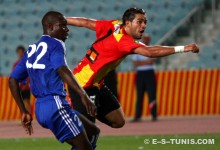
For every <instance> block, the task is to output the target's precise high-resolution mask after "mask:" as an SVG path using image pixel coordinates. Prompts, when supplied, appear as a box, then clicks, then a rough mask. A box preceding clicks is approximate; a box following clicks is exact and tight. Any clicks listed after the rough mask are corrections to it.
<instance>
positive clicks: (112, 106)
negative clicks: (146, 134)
mask: <svg viewBox="0 0 220 150" xmlns="http://www.w3.org/2000/svg"><path fill="white" fill-rule="evenodd" d="M99 104H100V106H99V107H98V109H97V112H98V113H97V114H98V115H97V119H99V120H100V121H101V122H104V121H103V120H105V119H107V120H108V121H109V122H110V123H111V124H115V126H117V127H122V126H123V125H124V123H125V119H124V113H123V111H122V109H121V107H120V104H119V101H118V99H117V98H116V97H115V96H114V94H112V93H111V91H110V90H109V89H108V87H107V86H104V87H102V89H101V91H100V99H99Z"/></svg>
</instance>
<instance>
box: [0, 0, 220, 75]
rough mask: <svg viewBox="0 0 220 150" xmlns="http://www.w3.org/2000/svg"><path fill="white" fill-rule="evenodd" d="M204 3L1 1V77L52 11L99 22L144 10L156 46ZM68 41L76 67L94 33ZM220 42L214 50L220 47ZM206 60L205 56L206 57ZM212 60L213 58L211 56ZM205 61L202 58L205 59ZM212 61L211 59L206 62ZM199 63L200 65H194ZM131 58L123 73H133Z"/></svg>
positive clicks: (73, 32)
mask: <svg viewBox="0 0 220 150" xmlns="http://www.w3.org/2000/svg"><path fill="white" fill-rule="evenodd" d="M202 4H204V0H193V1H192V0H178V1H176V0H157V1H155V0H141V1H137V0H130V1H127V0H120V1H118V0H111V1H109V0H96V1H88V0H74V1H72V0H62V1H57V0H45V1H37V0H0V28H1V31H0V33H1V34H0V45H1V50H0V63H1V64H0V74H1V75H8V74H9V73H10V72H11V68H12V64H13V62H14V60H15V59H16V55H15V48H16V47H17V46H18V45H20V44H23V45H26V47H27V46H28V44H31V43H33V42H36V40H38V39H39V37H40V36H41V34H42V33H41V32H42V29H41V18H42V16H43V15H44V14H45V13H46V12H47V11H48V10H57V11H60V12H62V13H63V14H65V15H66V16H85V17H90V18H95V19H115V18H116V19H120V18H121V16H122V14H123V12H124V11H125V10H126V9H127V8H129V7H135V6H136V7H141V8H144V9H145V10H146V11H147V15H148V17H149V22H148V27H147V30H146V32H147V33H148V34H150V35H151V36H152V37H153V38H152V44H156V43H157V42H158V41H159V40H160V39H161V38H162V37H163V36H164V35H165V34H166V33H167V32H169V31H170V30H171V29H172V27H173V26H175V25H176V24H177V23H178V22H180V21H181V19H182V18H184V17H185V16H186V15H187V14H188V13H189V12H190V11H191V10H192V9H193V8H195V7H197V6H200V5H202ZM69 33H70V35H69V39H68V40H67V41H66V48H67V53H68V54H67V61H68V63H69V65H70V68H73V67H74V66H75V65H76V63H77V62H78V61H79V59H80V58H82V57H83V55H84V54H85V51H86V50H87V48H88V47H89V45H90V44H91V42H92V41H94V39H95V33H93V32H92V31H89V30H86V29H81V28H73V27H70V32H69ZM219 43H220V41H217V42H216V45H213V46H212V47H213V48H214V47H219V45H220V44H219ZM213 55H214V59H216V61H219V60H220V58H219V57H220V56H219V53H217V52H216V51H213ZM204 57H205V56H204ZM210 57H211V58H210V59H212V57H213V56H212V55H211V56H210ZM201 59H202V58H201ZM205 60H206V61H208V60H207V59H205ZM191 63H195V64H196V62H191ZM131 66H132V64H131V62H130V61H129V57H128V59H126V60H125V62H124V63H122V65H120V67H119V70H121V71H128V70H132V67H131Z"/></svg>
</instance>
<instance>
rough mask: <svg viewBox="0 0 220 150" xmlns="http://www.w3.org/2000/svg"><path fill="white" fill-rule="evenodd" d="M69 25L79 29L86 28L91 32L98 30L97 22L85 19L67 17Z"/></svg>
mask: <svg viewBox="0 0 220 150" xmlns="http://www.w3.org/2000/svg"><path fill="white" fill-rule="evenodd" d="M66 20H67V24H68V25H72V26H77V27H85V28H88V29H90V30H93V31H95V30H96V20H95V19H90V18H84V17H66Z"/></svg>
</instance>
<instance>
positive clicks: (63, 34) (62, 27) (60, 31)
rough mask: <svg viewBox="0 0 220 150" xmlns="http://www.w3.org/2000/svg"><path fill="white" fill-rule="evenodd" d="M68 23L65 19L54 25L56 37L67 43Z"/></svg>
mask: <svg viewBox="0 0 220 150" xmlns="http://www.w3.org/2000/svg"><path fill="white" fill-rule="evenodd" d="M68 31H69V29H68V28H67V21H66V19H65V18H64V17H63V18H61V19H60V20H59V21H58V22H57V23H55V24H54V37H55V38H57V39H60V40H62V41H65V40H66V39H67V38H68Z"/></svg>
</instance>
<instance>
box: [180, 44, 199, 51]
mask: <svg viewBox="0 0 220 150" xmlns="http://www.w3.org/2000/svg"><path fill="white" fill-rule="evenodd" d="M184 51H185V52H190V51H191V52H193V53H199V47H198V45H196V44H194V43H193V44H189V45H186V46H185V47H184Z"/></svg>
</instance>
